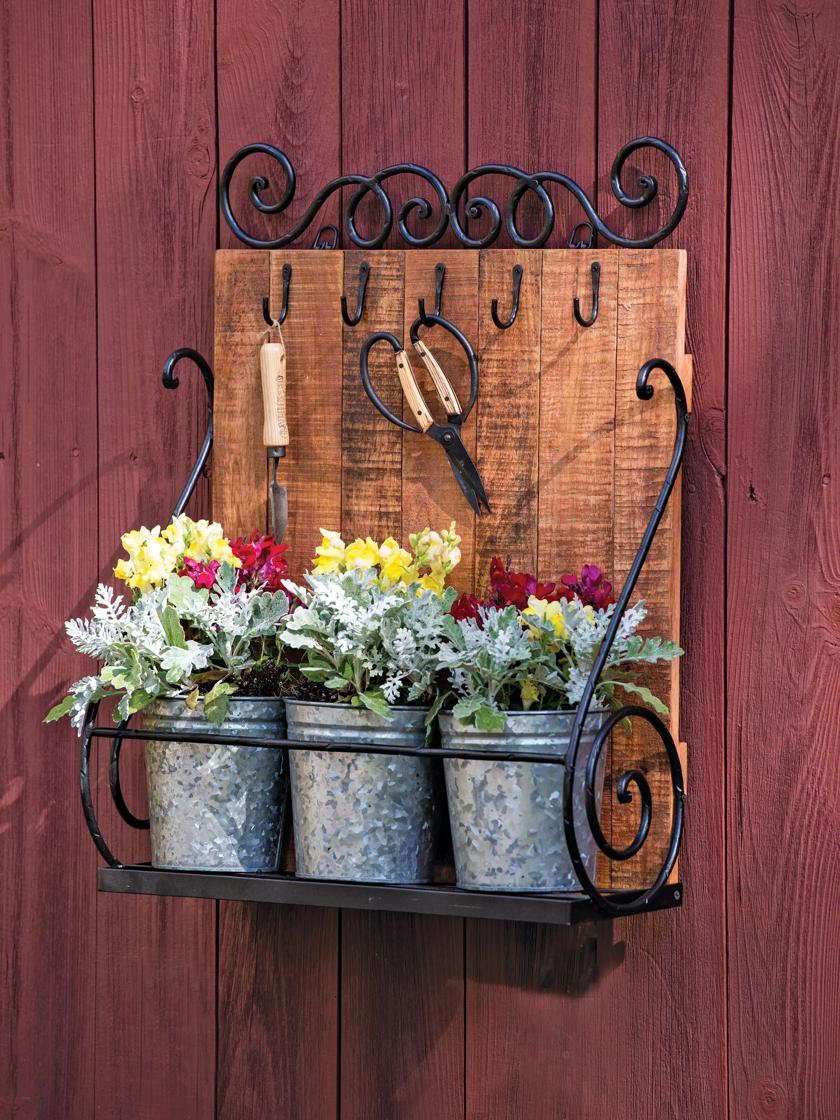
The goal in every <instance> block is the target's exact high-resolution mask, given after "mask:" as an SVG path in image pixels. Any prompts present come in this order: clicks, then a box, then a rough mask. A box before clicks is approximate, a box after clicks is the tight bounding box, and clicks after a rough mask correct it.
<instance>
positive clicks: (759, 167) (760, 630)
mask: <svg viewBox="0 0 840 1120" xmlns="http://www.w3.org/2000/svg"><path fill="white" fill-rule="evenodd" d="M733 67H734V93H733V118H732V140H733V160H732V243H731V244H732V257H731V316H732V317H731V326H732V333H731V334H730V349H729V360H730V370H731V375H730V390H729V409H730V428H729V439H730V453H729V455H730V469H731V475H730V479H731V481H730V488H729V511H728V512H729V516H728V527H729V537H728V544H729V552H728V560H727V572H728V580H729V584H728V586H729V595H728V612H727V634H728V658H727V660H728V665H727V668H728V685H727V696H728V733H729V754H728V759H727V779H728V790H729V796H728V801H727V804H728V807H729V830H728V835H729V847H728V872H729V874H728V882H729V895H728V906H729V929H730V954H729V994H730V1023H731V1034H730V1039H731V1044H730V1057H731V1065H730V1069H731V1081H730V1091H729V1099H730V1115H731V1116H732V1117H733V1118H734V1120H747V1118H751V1117H754V1116H768V1117H777V1116H778V1117H782V1116H791V1117H793V1116H802V1117H807V1120H829V1117H831V1116H832V1115H833V1114H835V1113H836V1112H837V1069H838V1064H837V1055H838V1051H840V1026H839V1025H838V1017H837V995H838V991H840V934H838V925H837V911H838V905H840V884H838V878H837V836H838V821H840V800H838V779H840V757H838V750H837V744H838V719H837V713H838V700H839V699H840V670H839V667H838V659H837V648H838V626H839V625H840V609H838V607H840V503H839V502H838V478H840V452H839V451H838V441H837V429H838V423H840V394H839V393H838V386H840V363H838V353H837V335H838V328H839V327H840V316H838V304H837V290H838V282H840V262H838V257H837V250H836V244H837V236H838V232H840V221H838V217H839V216H840V207H839V206H838V201H840V200H838V185H837V167H838V161H840V139H838V131H837V121H838V113H840V86H838V82H837V74H838V67H840V9H838V7H837V5H836V4H830V3H816V4H808V5H805V4H802V3H789V4H781V3H778V2H774V3H768V4H757V3H754V2H752V0H748V2H747V3H745V4H743V5H739V6H737V7H736V10H735V28H734V58H733ZM780 374H781V376H779V375H780ZM695 788H696V786H695Z"/></svg>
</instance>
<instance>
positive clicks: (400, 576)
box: [379, 537, 416, 584]
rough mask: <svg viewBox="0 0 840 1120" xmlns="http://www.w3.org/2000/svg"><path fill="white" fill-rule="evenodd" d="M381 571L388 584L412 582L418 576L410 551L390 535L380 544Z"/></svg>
mask: <svg viewBox="0 0 840 1120" xmlns="http://www.w3.org/2000/svg"><path fill="white" fill-rule="evenodd" d="M379 571H380V574H381V577H382V579H383V581H384V582H385V583H386V584H396V583H411V581H412V580H413V579H415V578H416V572H415V570H414V568H413V558H412V555H411V553H410V552H407V551H406V550H405V549H404V548H401V547H400V545H399V544H398V543H397V542H396V541H395V540H394V538H393V537H388V538H387V539H386V540H384V541H383V542H382V544H381V545H380V546H379Z"/></svg>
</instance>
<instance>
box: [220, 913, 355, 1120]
mask: <svg viewBox="0 0 840 1120" xmlns="http://www.w3.org/2000/svg"><path fill="white" fill-rule="evenodd" d="M337 930H338V911H336V910H311V909H304V908H303V907H296V906H272V905H263V904H260V903H253V904H252V903H240V902H231V903H228V904H227V905H225V906H224V907H222V908H221V913H220V931H219V1072H218V1078H219V1080H218V1120H263V1118H264V1117H265V1116H266V1115H271V1116H278V1117H281V1116H282V1117H286V1116H288V1117H290V1118H291V1117H294V1118H295V1120H334V1117H335V1116H336V1097H337V1086H338V1069H337V1065H338V1051H337V1048H336V1045H335V1041H336V1037H337V1031H338V1023H337V1019H336V1015H337V994H338V956H337V954H336V951H335V948H336V944H337V940H338V933H337ZM267 1108H270V1112H268V1113H267V1112H266V1109H267Z"/></svg>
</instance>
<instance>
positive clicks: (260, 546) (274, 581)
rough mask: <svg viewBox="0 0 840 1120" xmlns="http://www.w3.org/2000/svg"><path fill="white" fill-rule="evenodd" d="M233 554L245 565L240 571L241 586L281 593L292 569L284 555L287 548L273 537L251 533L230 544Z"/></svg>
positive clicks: (239, 583) (238, 580) (238, 578)
mask: <svg viewBox="0 0 840 1120" xmlns="http://www.w3.org/2000/svg"><path fill="white" fill-rule="evenodd" d="M230 547H231V551H232V552H233V554H234V556H236V557H237V559H238V560H240V561H241V562H242V566H241V567H240V568H239V569H238V570H237V573H236V574H237V583H238V585H239V586H240V587H250V588H256V587H260V588H263V589H264V590H266V591H282V590H283V586H282V580H283V577H284V576H285V575H286V574H287V572H288V570H289V562H288V560H287V559H286V557H285V556H284V555H283V553H284V552H285V551H286V549H287V548H288V545H285V544H278V543H277V542H276V541H275V539H274V537H271V536H267V535H261V534H259V533H251V535H250V537H247V538H246V537H239V538H238V539H237V540H235V541H232V542H231V546H230Z"/></svg>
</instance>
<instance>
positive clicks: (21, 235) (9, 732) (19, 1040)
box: [0, 2, 98, 1120]
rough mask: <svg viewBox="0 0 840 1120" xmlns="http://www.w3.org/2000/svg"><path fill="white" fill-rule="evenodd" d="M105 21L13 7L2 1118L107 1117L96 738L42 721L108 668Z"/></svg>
mask: <svg viewBox="0 0 840 1120" xmlns="http://www.w3.org/2000/svg"><path fill="white" fill-rule="evenodd" d="M91 36H92V29H91V18H90V6H89V5H88V4H82V3H78V2H69V3H68V2H58V3H56V2H50V3H47V4H46V5H44V6H43V7H42V8H37V9H36V8H33V7H30V6H27V5H23V4H17V5H5V6H4V7H3V9H2V12H0V44H2V46H0V90H2V94H0V98H1V99H2V104H3V111H2V113H0V151H2V153H3V154H2V172H0V364H1V365H2V374H1V375H0V518H2V524H3V527H4V531H3V543H2V546H0V711H2V713H3V725H4V736H3V739H4V742H3V749H2V751H0V878H2V883H3V886H2V889H0V978H2V996H0V1039H2V1041H0V1116H3V1117H4V1118H5V1117H20V1118H21V1120H23V1118H26V1120H29V1118H33V1120H34V1118H36V1117H41V1116H44V1117H46V1116H50V1115H57V1116H68V1117H70V1116H73V1117H77V1116H78V1117H82V1116H91V1115H92V1113H93V1101H94V1088H95V1085H94V1080H95V1078H94V1054H95V1049H94V1022H95V985H94V972H95V967H96V966H95V960H96V954H95V951H94V947H95V943H96V917H95V914H96V900H95V897H94V893H93V887H92V881H93V874H94V867H95V854H94V852H93V849H92V848H91V846H90V843H89V840H88V837H87V832H86V829H85V828H84V825H83V823H82V817H81V813H80V812H79V809H78V792H77V791H78V751H79V744H78V739H77V738H76V735H75V733H74V732H73V730H72V728H70V727H69V726H67V725H65V724H62V725H52V726H50V727H49V728H45V727H42V726H41V720H42V719H43V716H44V714H45V713H46V711H47V710H48V709H49V708H50V707H51V706H52V705H53V704H54V703H56V702H57V701H58V700H59V699H60V698H61V697H62V696H63V695H64V693H65V691H66V686H67V683H68V682H69V681H71V680H75V679H76V678H77V677H79V676H81V675H83V674H84V673H86V672H89V671H90V662H89V660H88V659H87V658H83V657H80V656H78V655H76V654H74V653H72V652H71V651H70V647H69V643H67V642H66V641H65V639H64V635H63V632H62V623H63V621H64V619H65V618H67V617H70V616H73V615H77V614H80V613H81V612H82V611H83V610H85V609H86V607H87V604H88V602H89V600H90V594H91V591H92V586H93V584H94V581H95V578H96V572H97V564H98V558H97V555H96V529H95V526H96V501H97V463H96V446H97V420H96V412H95V400H96V297H95V256H94V246H95V240H94V206H93V86H92V75H91V72H90V54H91V47H92V38H91ZM59 105H60V106H61V127H60V128H57V127H54V123H53V122H55V119H56V106H59ZM48 129H49V135H47V134H46V130H48ZM45 182H48V183H49V186H45ZM47 307H48V308H49V309H50V312H49V316H50V322H49V324H46V323H45V322H44V319H43V315H44V309H45V308H47ZM48 557H49V558H51V559H47V558H48ZM45 1056H49V1060H46V1061H45Z"/></svg>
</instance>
